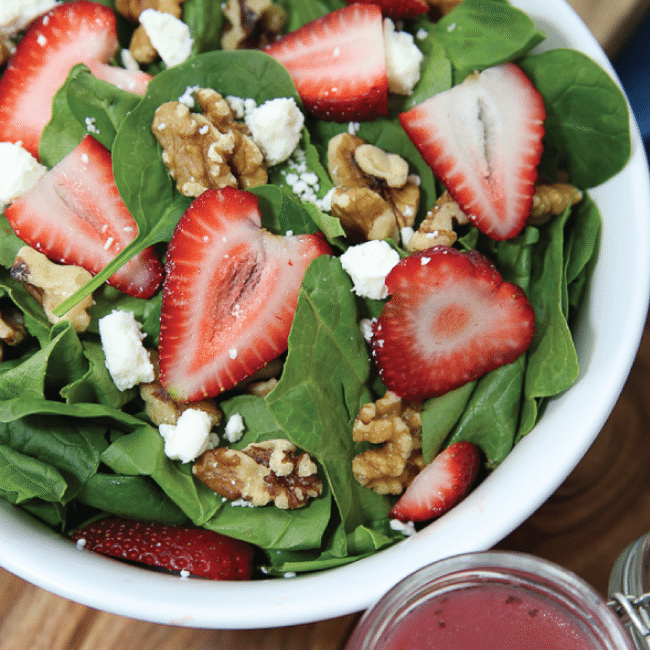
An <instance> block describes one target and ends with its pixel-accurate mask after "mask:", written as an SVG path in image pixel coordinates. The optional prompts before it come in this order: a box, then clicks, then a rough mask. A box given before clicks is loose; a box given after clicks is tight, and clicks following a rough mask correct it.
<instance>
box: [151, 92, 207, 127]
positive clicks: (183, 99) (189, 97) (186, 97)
mask: <svg viewBox="0 0 650 650" xmlns="http://www.w3.org/2000/svg"><path fill="white" fill-rule="evenodd" d="M199 88H200V86H188V87H187V88H186V89H185V92H184V93H183V94H182V95H181V96H180V97H179V98H178V101H179V102H180V103H181V104H185V106H187V108H194V106H195V105H196V101H195V99H194V93H195V92H196V91H197V90H198V89H199ZM165 126H166V125H165ZM158 128H159V129H160V128H161V126H158Z"/></svg>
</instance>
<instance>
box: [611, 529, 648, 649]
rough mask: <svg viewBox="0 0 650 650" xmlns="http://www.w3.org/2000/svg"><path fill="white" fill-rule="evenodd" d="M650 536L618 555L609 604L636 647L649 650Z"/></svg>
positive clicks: (612, 575) (613, 572) (642, 538)
mask: <svg viewBox="0 0 650 650" xmlns="http://www.w3.org/2000/svg"><path fill="white" fill-rule="evenodd" d="M649 592H650V533H648V534H647V535H643V537H639V539H637V540H636V541H635V542H632V544H630V545H629V546H628V547H627V548H625V550H624V551H623V552H622V553H621V554H620V555H619V556H618V559H617V560H616V562H615V563H614V568H613V569H612V573H611V575H610V578H609V597H610V605H611V606H612V607H613V608H614V609H615V610H616V611H617V612H618V613H619V615H620V616H621V618H622V620H623V622H624V624H625V625H626V626H627V627H628V628H629V629H630V634H631V635H632V638H633V639H634V643H635V644H636V647H637V648H639V649H640V650H647V649H648V648H650V613H649V611H648V608H649V606H650V593H649Z"/></svg>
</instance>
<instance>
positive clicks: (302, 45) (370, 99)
mask: <svg viewBox="0 0 650 650" xmlns="http://www.w3.org/2000/svg"><path fill="white" fill-rule="evenodd" d="M264 51H265V52H266V53H267V54H270V55H271V56H272V57H273V58H275V59H277V60H278V61H279V62H280V63H282V64H283V65H284V67H285V68H286V69H287V70H288V72H289V74H290V75H291V78H292V79H293V82H294V83H295V84H296V89H297V90H298V93H299V94H300V97H301V98H302V101H303V103H304V105H305V108H307V109H308V110H309V111H310V112H311V113H312V114H313V115H315V116H316V117H318V118H320V119H323V120H330V121H335V122H347V121H349V120H356V121H358V120H372V119H375V118H376V117H379V116H382V115H386V114H387V112H388V76H387V74H386V59H385V54H384V33H383V26H382V14H381V9H380V8H379V7H378V6H376V5H366V4H352V5H350V6H348V7H343V9H338V10H337V11H333V12H332V13H329V14H327V15H325V16H323V17H321V18H318V19H317V20H314V21H312V22H310V23H307V24H306V25H304V26H303V27H301V28H300V29H297V30H296V31H295V32H291V33H289V34H287V35H286V36H283V37H282V38H280V39H279V40H277V41H276V42H275V43H271V44H270V45H267V46H266V47H265V48H264Z"/></svg>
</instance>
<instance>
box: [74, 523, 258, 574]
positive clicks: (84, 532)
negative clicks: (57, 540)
mask: <svg viewBox="0 0 650 650" xmlns="http://www.w3.org/2000/svg"><path fill="white" fill-rule="evenodd" d="M71 539H72V541H73V542H75V543H76V544H78V545H80V546H81V545H83V546H84V547H85V548H87V549H90V550H91V551H95V552H96V553H101V554H102V555H108V556H110V557H115V558H120V559H123V560H128V561H131V562H137V563H139V564H146V565H148V566H155V567H160V568H163V569H167V570H168V571H188V572H189V573H190V574H192V575H195V576H200V577H202V578H209V579H211V580H249V579H250V577H251V575H252V572H253V555H254V548H253V547H252V546H251V545H250V544H248V543H247V542H243V541H241V540H238V539H233V538H231V537H226V536H225V535H221V534H219V533H216V532H214V531H211V530H205V529H202V528H189V527H184V526H167V525H165V524H151V523H145V522H142V521H133V520H129V519H121V518H119V517H114V518H113V517H111V518H108V519H101V520H99V521H96V522H94V523H92V524H89V525H87V526H85V527H84V528H82V529H80V530H77V531H75V532H74V533H73V534H72V535H71ZM81 540H83V541H81Z"/></svg>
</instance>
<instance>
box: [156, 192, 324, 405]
mask: <svg viewBox="0 0 650 650" xmlns="http://www.w3.org/2000/svg"><path fill="white" fill-rule="evenodd" d="M326 253H331V250H330V248H329V246H328V244H327V243H326V242H325V240H324V239H323V238H322V237H320V236H318V235H298V236H286V237H282V236H278V235H273V234H271V233H270V232H268V231H266V230H264V229H263V228H261V215H260V211H259V208H258V204H257V197H256V196H255V195H253V194H251V193H250V192H245V191H243V190H237V189H234V188H232V187H225V188H223V189H221V190H207V191H205V192H203V194H201V196H199V197H198V198H197V199H196V200H194V201H193V202H192V204H191V205H190V207H189V208H188V209H187V210H186V211H185V213H184V214H183V216H182V217H181V219H180V221H179V223H178V226H177V227H176V230H175V231H174V234H173V235H172V239H171V242H170V244H169V248H168V249H167V264H166V267H165V270H166V278H165V282H164V285H163V296H162V313H161V317H160V340H159V351H160V373H161V381H162V384H163V386H164V387H165V389H166V390H167V391H168V392H169V393H170V394H171V395H172V397H173V398H174V399H175V400H178V401H194V400H200V399H204V398H206V397H213V396H215V395H218V394H219V393H221V392H222V391H224V390H229V389H230V388H232V387H233V386H235V384H236V383H237V382H239V381H241V380H242V379H245V378H246V377H248V376H250V375H251V374H253V373H254V372H255V371H256V370H258V369H259V368H261V367H262V366H264V365H265V364H266V363H268V362H269V361H271V360H272V359H275V358H276V357H277V356H278V355H280V354H281V353H282V352H284V351H285V350H286V349H287V339H288V336H289V329H290V327H291V322H292V320H293V315H294V312H295V310H296V304H297V302H298V293H299V291H300V285H301V282H302V278H303V276H304V274H305V271H306V270H307V266H309V264H310V262H311V261H312V260H313V259H314V258H316V257H318V256H319V255H323V254H326Z"/></svg>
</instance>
